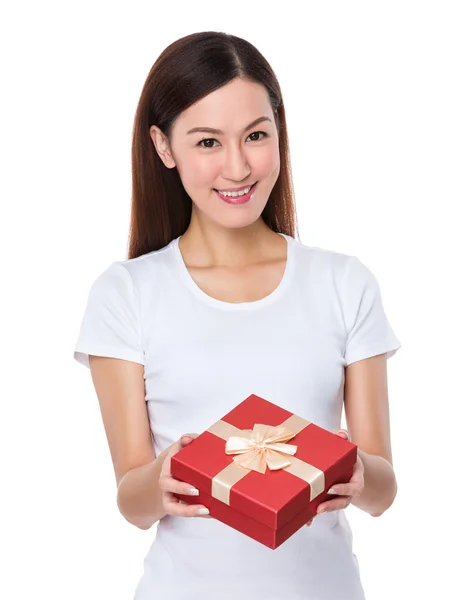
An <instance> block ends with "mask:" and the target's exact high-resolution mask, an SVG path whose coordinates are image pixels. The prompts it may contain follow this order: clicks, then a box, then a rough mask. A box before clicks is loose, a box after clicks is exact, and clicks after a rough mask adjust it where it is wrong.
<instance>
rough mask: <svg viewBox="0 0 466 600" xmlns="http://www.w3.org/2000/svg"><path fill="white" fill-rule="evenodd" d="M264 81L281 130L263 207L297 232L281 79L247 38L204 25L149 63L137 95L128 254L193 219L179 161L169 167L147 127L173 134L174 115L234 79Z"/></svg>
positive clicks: (272, 219) (279, 225)
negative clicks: (205, 28)
mask: <svg viewBox="0 0 466 600" xmlns="http://www.w3.org/2000/svg"><path fill="white" fill-rule="evenodd" d="M238 77H240V78H243V79H247V80H250V81H253V82H256V83H260V84H262V85H263V86H264V87H265V89H266V90H267V93H268V95H269V99H270V103H271V106H272V108H273V112H274V117H275V125H276V127H277V131H278V133H279V152H280V173H279V175H278V178H277V181H276V183H275V185H274V187H273V189H272V191H271V193H270V196H269V199H268V201H267V204H266V206H265V208H264V210H263V212H262V215H261V216H262V218H263V220H264V222H265V223H266V224H267V225H268V226H269V227H270V229H272V230H273V231H275V232H277V233H285V234H288V235H290V236H292V237H296V234H297V223H296V209H295V202H294V191H293V183H292V176H291V164H290V154H289V144H288V133H287V128H286V118H285V107H284V105H283V100H282V94H281V90H280V86H279V84H278V81H277V78H276V76H275V74H274V72H273V70H272V68H271V66H270V65H269V63H268V62H267V61H266V59H265V58H264V57H263V56H262V54H261V53H260V52H259V51H258V50H257V49H256V48H255V47H254V46H253V45H252V44H251V43H249V42H247V41H246V40H243V39H241V38H239V37H236V36H234V35H230V34H227V33H223V32H216V31H204V32H200V33H193V34H190V35H187V36H185V37H183V38H181V39H179V40H177V41H175V42H174V43H172V44H171V45H170V46H168V47H167V48H166V49H165V50H164V51H163V52H162V53H161V54H160V56H159V57H158V59H157V61H156V62H155V63H154V65H153V66H152V68H151V70H150V72H149V75H148V76H147V79H146V81H145V83H144V86H143V88H142V92H141V97H140V99H139V102H138V106H137V110H136V114H135V118H134V126H133V138H132V147H131V168H132V199H131V225H130V235H129V247H128V258H130V259H131V258H136V257H138V256H141V255H143V254H146V253H148V252H152V251H154V250H159V249H160V248H163V247H164V246H166V245H167V244H168V243H169V242H170V241H172V240H173V239H175V238H176V237H178V236H180V235H182V234H183V233H184V232H185V231H186V229H187V228H188V226H189V223H190V220H191V210H192V200H191V198H190V197H189V196H188V194H187V192H186V190H185V189H184V187H183V184H182V182H181V178H180V176H179V173H178V169H177V168H176V167H174V168H172V169H168V168H166V167H165V165H164V164H163V162H162V160H161V159H160V157H159V155H158V154H157V152H156V150H155V148H154V145H153V142H152V139H151V137H150V134H149V129H150V127H151V125H156V126H157V127H159V128H160V129H161V131H162V132H163V133H164V134H165V135H166V136H167V137H168V139H169V140H170V135H171V131H172V126H173V122H174V121H175V119H176V118H177V116H178V115H179V114H180V113H181V112H183V111H184V110H186V109H187V108H188V107H189V106H191V105H192V104H194V103H195V102H197V101H198V100H200V99H201V98H203V97H204V96H206V95H207V94H210V93H211V92H213V91H214V90H216V89H218V88H220V87H222V86H223V85H225V84H227V83H228V82H230V81H232V80H233V79H236V78H238Z"/></svg>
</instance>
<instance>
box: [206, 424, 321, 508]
mask: <svg viewBox="0 0 466 600" xmlns="http://www.w3.org/2000/svg"><path fill="white" fill-rule="evenodd" d="M308 425H310V421H306V419H302V418H301V417H298V416H297V415H292V416H291V417H289V418H288V419H286V421H284V422H283V423H282V424H281V425H278V426H275V427H274V426H270V425H263V424H255V425H254V428H253V429H252V430H251V429H246V430H241V429H238V428H237V427H235V426H234V425H230V423H227V422H226V421H217V422H216V423H214V424H213V425H212V426H211V427H210V428H209V429H208V430H207V431H209V432H210V433H212V434H213V435H216V436H217V437H219V438H221V439H223V440H225V441H226V442H227V443H226V446H225V452H226V453H227V454H237V455H238V456H235V457H234V458H233V461H232V462H231V464H229V465H228V466H227V467H225V469H222V471H220V473H218V474H217V475H216V476H215V477H214V478H213V479H212V491H211V494H212V497H213V498H216V499H217V500H220V501H221V502H224V503H225V504H228V505H229V504H230V491H231V488H232V487H233V486H234V485H235V483H238V481H240V480H241V479H242V478H243V477H245V476H246V475H247V474H248V473H249V472H250V471H251V470H254V471H256V472H258V473H263V474H264V473H265V472H266V469H267V467H269V469H271V470H278V469H284V470H285V471H288V473H291V474H292V475H295V476H296V477H299V478H300V479H303V480H304V481H306V482H307V483H309V486H310V500H311V501H312V500H313V499H314V498H315V497H316V496H318V495H319V494H321V493H322V492H323V491H324V490H325V473H324V472H323V471H321V470H320V469H317V468H316V467H313V466H312V465H310V464H309V463H306V462H304V461H303V460H300V459H299V458H296V457H295V456H293V455H294V454H295V453H296V450H297V446H293V445H292V444H286V443H283V442H285V441H287V440H290V439H291V438H293V437H294V436H296V435H297V434H298V433H299V432H300V431H302V430H303V429H305V428H306V427H307V426H308Z"/></svg>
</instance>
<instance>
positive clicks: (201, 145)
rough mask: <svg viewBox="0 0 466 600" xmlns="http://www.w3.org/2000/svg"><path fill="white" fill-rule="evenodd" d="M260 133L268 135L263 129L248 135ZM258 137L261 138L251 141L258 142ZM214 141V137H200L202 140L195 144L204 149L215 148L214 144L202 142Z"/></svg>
mask: <svg viewBox="0 0 466 600" xmlns="http://www.w3.org/2000/svg"><path fill="white" fill-rule="evenodd" d="M260 134H262V135H263V136H264V137H267V135H268V134H267V133H265V131H254V132H253V133H250V134H249V135H248V137H251V135H260ZM260 139H263V138H259V139H258V140H252V141H253V142H258V141H260ZM216 141H217V140H216V139H215V138H202V140H201V141H200V142H198V143H197V144H196V146H200V147H201V148H206V149H207V148H215V146H204V145H203V143H204V142H216Z"/></svg>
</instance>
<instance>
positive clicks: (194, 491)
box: [189, 488, 199, 496]
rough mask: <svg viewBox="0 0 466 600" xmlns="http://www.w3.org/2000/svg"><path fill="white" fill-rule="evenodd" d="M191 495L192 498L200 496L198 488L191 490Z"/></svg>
mask: <svg viewBox="0 0 466 600" xmlns="http://www.w3.org/2000/svg"><path fill="white" fill-rule="evenodd" d="M189 493H190V494H191V496H199V490H197V489H196V488H191V489H190V490H189Z"/></svg>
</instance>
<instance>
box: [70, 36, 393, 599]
mask: <svg viewBox="0 0 466 600" xmlns="http://www.w3.org/2000/svg"><path fill="white" fill-rule="evenodd" d="M132 167H133V171H132V172H133V198H132V213H131V236H130V244H129V255H128V259H127V260H123V261H119V262H115V263H113V264H112V265H111V266H110V267H108V268H107V269H106V270H105V271H104V272H103V273H102V274H101V275H100V276H99V277H98V278H97V279H96V281H95V282H94V283H93V285H92V287H91V290H90V293H89V299H88V304H87V308H86V311H85V314H84V319H83V323H82V326H81V331H80V334H79V339H78V341H77V344H76V347H75V358H76V359H77V360H78V361H80V362H81V363H83V364H84V365H86V366H88V367H90V369H91V373H92V379H93V383H94V386H95V389H96V393H97V395H98V398H99V402H100V406H101V411H102V417H103V421H104V425H105V431H106V435H107V438H108V443H109V447H110V451H111V456H112V460H113V464H114V468H115V476H116V482H117V486H118V496H117V497H118V507H119V510H120V511H121V513H122V514H123V516H124V517H125V518H126V519H127V520H128V521H129V522H130V523H132V524H134V525H135V526H137V527H139V528H141V529H149V528H150V527H151V526H152V525H153V524H154V523H158V527H157V535H156V537H155V539H154V542H153V544H152V546H151V548H150V550H149V552H148V554H147V556H146V558H145V561H144V574H143V576H142V578H141V580H140V582H139V585H138V587H137V591H136V595H135V598H136V599H137V600H149V599H152V598H157V599H158V600H178V599H179V600H187V599H189V600H192V599H197V598H202V599H204V600H208V599H211V598H212V599H213V598H215V599H217V598H222V599H223V600H230V599H231V600H238V598H240V597H243V596H241V594H243V595H244V594H249V595H250V597H259V595H260V597H264V598H269V599H274V598H287V599H288V600H304V599H309V600H314V599H315V600H317V599H319V600H335V599H336V598H339V599H340V598H345V600H361V599H362V598H364V592H363V588H362V585H361V580H360V574H359V569H358V563H357V559H356V557H355V555H354V554H353V552H352V533H351V529H350V527H349V524H348V521H347V519H346V516H345V514H344V511H343V509H344V508H346V507H347V506H348V505H349V504H350V503H352V504H354V505H355V506H357V507H359V508H360V509H362V510H364V511H366V512H367V513H369V514H371V515H373V516H378V515H380V514H382V513H383V512H384V511H385V510H387V508H388V507H389V506H390V505H391V503H392V502H393V500H394V498H395V495H396V480H395V475H394V472H393V468H392V457H391V448H390V435H389V418H388V392H387V381H386V377H387V367H386V361H387V358H388V357H390V356H392V355H393V354H394V353H395V352H396V350H397V349H398V348H399V347H400V343H399V341H398V339H397V338H396V336H395V334H394V332H393V330H392V329H391V327H390V325H389V322H388V320H387V317H386V315H385V313H384V309H383V305H382V300H381V295H380V289H379V286H378V283H377V281H376V279H375V277H374V275H373V274H372V273H371V271H370V270H369V269H368V268H367V267H366V266H365V265H364V264H363V263H362V262H361V261H360V260H359V259H358V258H357V257H355V256H349V255H346V254H342V253H338V252H334V251H330V250H324V249H321V248H316V247H309V246H305V245H303V244H301V242H299V241H298V240H297V239H296V238H295V209H294V202H293V188H292V180H291V168H290V164H289V149H288V139H287V129H286V119H285V109H284V105H283V101H282V97H281V92H280V87H279V84H278V82H277V80H276V77H275V75H274V73H273V71H272V69H271V67H270V65H269V64H268V63H267V61H266V60H265V59H264V57H263V56H262V55H261V54H260V53H259V52H258V51H257V49H256V48H254V46H252V45H251V44H250V43H248V42H246V41H245V40H242V39H240V38H237V37H235V36H232V35H226V34H224V33H216V32H204V33H196V34H193V35H189V36H187V37H185V38H182V39H180V40H178V41H176V42H175V43H173V44H172V45H171V46H169V47H168V48H167V49H166V50H165V51H164V52H163V53H162V54H161V55H160V57H159V58H158V60H157V61H156V63H155V64H154V66H153V67H152V69H151V71H150V73H149V76H148V78H147V80H146V82H145V85H144V88H143V90H142V94H141V98H140V101H139V105H138V108H137V113H136V116H135V123H134V132H133V147H132ZM231 190H234V191H233V192H231ZM252 393H254V394H256V395H259V396H261V397H263V398H265V399H267V400H269V401H271V402H274V403H276V404H278V405H280V406H282V407H283V408H286V409H287V410H289V411H291V412H293V413H296V414H298V415H300V416H301V417H303V418H305V419H308V420H309V421H312V422H314V423H316V424H318V425H320V426H321V427H324V428H326V429H328V430H330V431H333V432H335V433H337V434H338V435H345V433H344V431H343V430H339V427H340V419H341V414H342V408H343V404H344V405H345V414H346V421H347V426H348V432H349V434H350V435H351V441H352V442H354V443H355V444H357V445H358V460H357V463H356V464H355V468H354V475H353V478H352V479H351V481H350V482H348V483H346V484H340V485H338V486H335V499H330V500H327V501H326V502H323V503H322V504H321V505H320V506H319V514H318V515H317V516H316V517H315V518H314V519H313V522H312V526H311V527H303V528H301V529H300V530H299V531H297V532H296V533H295V534H294V535H293V536H292V537H291V538H289V539H288V540H287V541H286V542H285V543H284V544H282V545H281V546H280V547H279V548H277V549H276V550H270V549H269V548H267V547H265V546H263V545H261V544H259V543H257V542H256V541H254V540H252V539H251V538H249V537H247V536H245V535H243V534H241V533H240V532H238V531H236V530H235V529H233V528H230V527H228V526H227V525H224V524H223V523H221V522H219V521H217V520H216V519H213V518H209V515H208V514H206V510H205V507H203V506H202V505H188V504H185V503H179V502H177V501H176V499H175V497H174V496H173V493H179V494H188V493H191V492H190V490H191V486H189V485H187V484H186V483H183V482H180V481H177V480H175V479H174V478H173V477H171V475H170V457H171V456H172V455H173V454H174V453H175V452H177V451H178V450H179V449H180V448H181V447H183V446H184V445H186V444H188V443H190V442H191V441H192V439H193V438H194V437H195V436H196V435H197V434H198V433H200V432H202V431H204V430H205V429H207V428H208V427H209V426H210V425H211V424H212V423H214V422H215V421H217V420H218V419H219V418H221V417H222V416H223V415H225V414H226V413H227V412H229V411H230V410H231V409H232V408H233V407H234V406H236V405H237V404H239V403H240V402H241V401H242V400H244V399H245V398H246V397H248V396H249V395H250V394H252ZM186 432H193V433H192V434H188V435H183V434H186ZM195 432H197V433H195ZM192 493H193V494H196V490H192ZM325 509H327V510H326V511H325ZM321 513H322V514H321ZM248 597H249V596H248Z"/></svg>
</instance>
